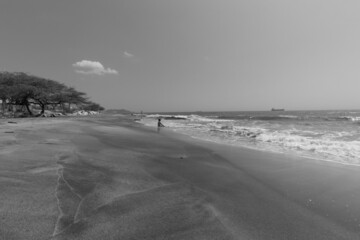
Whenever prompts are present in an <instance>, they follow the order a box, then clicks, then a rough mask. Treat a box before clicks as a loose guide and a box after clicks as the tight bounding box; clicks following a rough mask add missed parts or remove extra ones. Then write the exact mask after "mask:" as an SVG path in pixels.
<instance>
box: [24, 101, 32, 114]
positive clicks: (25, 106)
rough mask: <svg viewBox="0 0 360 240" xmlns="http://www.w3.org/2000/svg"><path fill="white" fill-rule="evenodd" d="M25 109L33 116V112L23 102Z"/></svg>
mask: <svg viewBox="0 0 360 240" xmlns="http://www.w3.org/2000/svg"><path fill="white" fill-rule="evenodd" d="M25 107H26V110H27V111H28V113H29V115H30V116H33V113H32V112H31V110H30V107H29V104H25Z"/></svg>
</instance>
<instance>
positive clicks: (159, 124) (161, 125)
mask: <svg viewBox="0 0 360 240" xmlns="http://www.w3.org/2000/svg"><path fill="white" fill-rule="evenodd" d="M158 127H165V126H164V125H163V124H162V123H161V118H159V121H158Z"/></svg>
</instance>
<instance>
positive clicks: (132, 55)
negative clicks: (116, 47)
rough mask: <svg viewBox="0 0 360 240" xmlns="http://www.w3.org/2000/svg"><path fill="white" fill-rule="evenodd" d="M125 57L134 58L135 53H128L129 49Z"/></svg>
mask: <svg viewBox="0 0 360 240" xmlns="http://www.w3.org/2000/svg"><path fill="white" fill-rule="evenodd" d="M124 57H126V58H132V57H134V54H131V53H128V52H127V51H125V52H124Z"/></svg>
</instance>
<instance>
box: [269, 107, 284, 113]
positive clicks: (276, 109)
mask: <svg viewBox="0 0 360 240" xmlns="http://www.w3.org/2000/svg"><path fill="white" fill-rule="evenodd" d="M271 111H272V112H281V111H285V109H283V108H272V109H271Z"/></svg>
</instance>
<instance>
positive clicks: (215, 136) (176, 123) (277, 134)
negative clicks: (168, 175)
mask: <svg viewBox="0 0 360 240" xmlns="http://www.w3.org/2000/svg"><path fill="white" fill-rule="evenodd" d="M158 118H162V122H163V124H164V125H165V126H166V127H169V128H171V129H173V130H174V131H177V132H181V133H183V134H187V135H190V136H192V137H194V138H199V139H203V140H208V141H213V142H218V143H224V144H230V145H238V146H244V147H249V148H255V149H259V150H266V151H274V152H284V153H291V154H296V155H300V156H305V157H310V158H316V159H322V160H327V161H335V162H339V163H343V164H355V165H360V158H359V156H360V111H359V110H355V111H354V110H352V111H278V112H271V111H267V112H265V111H263V112H197V113H159V114H148V115H146V117H144V118H142V119H141V121H140V122H141V123H143V124H145V125H147V126H154V127H155V126H157V125H156V122H157V119H158Z"/></svg>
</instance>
